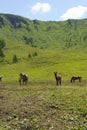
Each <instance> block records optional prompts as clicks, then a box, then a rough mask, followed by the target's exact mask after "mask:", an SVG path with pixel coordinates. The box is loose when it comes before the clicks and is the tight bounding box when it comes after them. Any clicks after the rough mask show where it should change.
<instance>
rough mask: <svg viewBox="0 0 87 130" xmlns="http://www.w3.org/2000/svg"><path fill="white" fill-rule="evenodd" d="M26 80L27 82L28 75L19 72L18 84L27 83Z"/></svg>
mask: <svg viewBox="0 0 87 130" xmlns="http://www.w3.org/2000/svg"><path fill="white" fill-rule="evenodd" d="M27 82H28V75H27V74H24V73H20V76H19V83H20V85H21V84H27Z"/></svg>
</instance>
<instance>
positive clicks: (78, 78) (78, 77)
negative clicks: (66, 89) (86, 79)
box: [71, 76, 82, 83]
mask: <svg viewBox="0 0 87 130" xmlns="http://www.w3.org/2000/svg"><path fill="white" fill-rule="evenodd" d="M75 80H79V82H81V80H82V77H81V76H73V77H72V78H71V83H72V82H75Z"/></svg>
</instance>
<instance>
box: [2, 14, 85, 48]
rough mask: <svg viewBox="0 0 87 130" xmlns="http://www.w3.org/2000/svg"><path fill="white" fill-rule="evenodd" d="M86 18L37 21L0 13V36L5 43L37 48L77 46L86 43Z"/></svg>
mask: <svg viewBox="0 0 87 130" xmlns="http://www.w3.org/2000/svg"><path fill="white" fill-rule="evenodd" d="M86 26H87V19H83V20H67V21H62V22H61V21H60V22H55V21H48V22H44V21H38V20H29V19H27V18H24V17H21V16H16V15H11V14H0V38H2V39H4V40H5V41H6V43H7V44H20V43H22V44H29V45H30V46H32V47H38V48H42V49H43V48H63V49H64V48H71V47H73V48H78V47H86V46H87V44H86V42H87V29H86Z"/></svg>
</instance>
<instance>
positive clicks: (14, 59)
mask: <svg viewBox="0 0 87 130" xmlns="http://www.w3.org/2000/svg"><path fill="white" fill-rule="evenodd" d="M17 62H18V58H17V56H16V55H14V56H13V63H17Z"/></svg>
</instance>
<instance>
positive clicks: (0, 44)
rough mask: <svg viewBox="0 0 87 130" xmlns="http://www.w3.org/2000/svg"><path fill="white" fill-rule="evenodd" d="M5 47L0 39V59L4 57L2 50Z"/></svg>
mask: <svg viewBox="0 0 87 130" xmlns="http://www.w3.org/2000/svg"><path fill="white" fill-rule="evenodd" d="M4 47H5V41H4V40H3V39H0V57H4V56H5V55H4V53H3V50H2V49H3V48H4Z"/></svg>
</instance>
